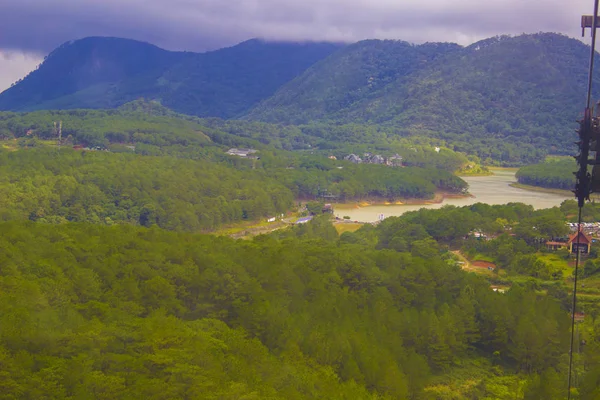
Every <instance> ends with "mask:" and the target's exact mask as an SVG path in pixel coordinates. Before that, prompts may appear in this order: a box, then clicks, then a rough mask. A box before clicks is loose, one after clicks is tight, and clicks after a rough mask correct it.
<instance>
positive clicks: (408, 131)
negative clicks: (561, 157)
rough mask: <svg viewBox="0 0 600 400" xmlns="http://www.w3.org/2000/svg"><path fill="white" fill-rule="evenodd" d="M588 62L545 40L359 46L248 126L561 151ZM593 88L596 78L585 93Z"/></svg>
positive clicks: (576, 46)
mask: <svg viewBox="0 0 600 400" xmlns="http://www.w3.org/2000/svg"><path fill="white" fill-rule="evenodd" d="M382 55H385V57H383V56H382ZM588 58H589V49H588V47H586V46H585V45H584V44H583V43H581V42H580V41H578V40H575V39H570V38H568V37H566V36H562V35H558V34H551V33H540V34H534V35H521V36H517V37H507V36H502V37H496V38H491V39H487V40H483V41H481V42H478V43H475V44H473V45H471V46H468V47H465V48H461V47H458V46H455V45H450V44H425V45H421V46H411V45H408V44H406V43H398V42H394V41H383V42H381V41H366V42H360V43H356V44H354V45H351V46H348V47H346V48H344V49H342V50H340V51H339V52H337V53H335V54H333V55H332V56H330V57H329V58H327V59H326V60H324V61H322V62H320V63H318V64H316V65H314V66H313V67H311V68H309V69H308V70H307V71H306V72H305V73H304V74H302V75H301V76H299V77H298V78H296V79H295V80H293V81H292V82H290V83H288V84H286V85H284V86H283V87H282V88H281V89H279V90H278V91H277V93H276V94H275V95H274V96H273V97H271V98H270V99H268V100H266V101H264V102H263V103H261V104H260V105H259V106H258V107H256V108H255V109H254V110H253V111H252V112H251V113H250V114H249V115H248V118H250V119H256V120H261V121H269V122H283V123H286V124H302V123H307V122H309V121H315V120H320V121H324V122H334V123H338V124H339V123H348V122H355V123H363V124H365V123H368V124H380V125H385V126H391V127H396V128H398V130H399V132H398V134H400V135H414V134H418V135H428V136H436V137H440V138H443V139H448V140H451V141H453V142H466V143H468V142H469V140H486V139H488V138H490V137H491V138H495V139H501V140H502V141H505V142H508V143H515V144H517V143H518V144H534V145H536V146H539V147H542V148H544V149H547V150H548V151H550V152H561V151H568V150H569V149H568V146H565V145H564V142H565V141H567V140H569V143H570V142H571V140H570V139H569V138H570V136H569V135H571V133H572V129H571V128H572V127H574V123H575V119H576V118H577V116H578V115H579V114H580V112H581V109H582V104H583V103H582V98H583V97H582V96H583V94H584V93H585V91H586V86H585V82H586V79H587V66H588ZM599 83H600V78H598V77H596V81H595V82H594V87H596V88H597V87H598V84H599ZM490 151H492V150H490ZM480 156H484V155H483V154H480ZM483 158H485V156H484V157H483ZM496 158H498V157H497V156H496Z"/></svg>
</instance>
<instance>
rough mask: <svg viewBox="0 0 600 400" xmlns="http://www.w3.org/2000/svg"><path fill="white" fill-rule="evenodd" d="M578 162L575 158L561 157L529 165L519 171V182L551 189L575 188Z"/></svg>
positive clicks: (517, 175)
mask: <svg viewBox="0 0 600 400" xmlns="http://www.w3.org/2000/svg"><path fill="white" fill-rule="evenodd" d="M576 169H577V164H576V163H575V161H574V160H573V159H570V158H561V159H558V160H551V161H547V162H544V163H541V164H534V165H528V166H525V167H522V168H520V169H519V170H518V171H517V174H516V177H517V180H518V181H519V183H523V184H525V185H532V186H541V187H545V188H550V189H564V190H573V188H574V187H575V176H574V175H573V172H574V171H575V170H576Z"/></svg>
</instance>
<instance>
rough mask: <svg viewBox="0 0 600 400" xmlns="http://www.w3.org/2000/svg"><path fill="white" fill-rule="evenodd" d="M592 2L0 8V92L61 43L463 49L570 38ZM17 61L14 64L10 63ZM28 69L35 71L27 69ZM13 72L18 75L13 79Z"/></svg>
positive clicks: (108, 0) (221, 2)
mask: <svg viewBox="0 0 600 400" xmlns="http://www.w3.org/2000/svg"><path fill="white" fill-rule="evenodd" d="M591 3H592V2H591V0H569V1H565V0H492V1H482V0H302V1H300V0H0V10H1V13H0V52H1V51H4V54H6V52H7V51H9V52H10V53H11V54H13V56H12V59H6V58H2V56H1V55H0V90H2V89H3V88H5V87H7V86H8V85H9V84H10V83H7V82H13V81H14V80H16V79H17V78H18V77H22V76H24V75H25V74H26V73H27V72H28V71H29V70H31V68H33V67H34V66H35V65H36V64H37V62H38V60H39V59H40V58H41V57H42V56H43V55H44V54H47V53H48V52H50V51H51V50H52V49H54V48H55V47H57V46H58V45H60V44H61V43H64V42H66V41H68V40H73V39H78V38H82V37H86V36H117V37H126V38H131V39H137V40H142V41H146V42H150V43H153V44H156V45H158V46H160V47H163V48H166V49H170V50H189V51H205V50H211V49H216V48H220V47H223V46H227V45H233V44H235V43H238V42H240V41H243V40H246V39H249V38H253V37H260V38H264V39H270V40H296V41H302V40H325V41H344V42H354V41H358V40H361V39H367V38H379V39H384V38H386V39H401V40H406V41H409V42H412V43H423V42H427V41H447V42H456V43H460V44H470V43H472V42H474V41H476V40H480V39H483V38H486V37H490V36H494V35H499V34H520V33H524V32H540V31H551V32H561V33H565V34H567V35H569V36H573V37H577V36H578V35H579V34H580V29H579V20H580V16H581V14H590V13H591V12H592V9H591V6H592V4H591ZM15 54H20V55H19V56H16V55H15ZM32 60H35V61H32ZM15 71H21V73H19V74H18V75H16V74H17V72H15Z"/></svg>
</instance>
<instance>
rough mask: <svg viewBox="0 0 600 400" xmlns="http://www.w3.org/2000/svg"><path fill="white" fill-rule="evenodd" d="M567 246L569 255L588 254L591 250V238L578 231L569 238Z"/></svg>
mask: <svg viewBox="0 0 600 400" xmlns="http://www.w3.org/2000/svg"><path fill="white" fill-rule="evenodd" d="M567 244H568V246H569V252H570V253H573V254H576V253H577V252H579V253H580V254H589V253H590V250H591V248H592V238H591V237H590V236H589V235H586V234H585V233H584V232H583V231H581V230H580V231H578V232H575V233H574V234H572V235H571V236H569V241H568V242H567Z"/></svg>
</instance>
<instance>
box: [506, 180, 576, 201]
mask: <svg viewBox="0 0 600 400" xmlns="http://www.w3.org/2000/svg"><path fill="white" fill-rule="evenodd" d="M509 186H511V187H514V188H517V189H523V190H530V191H532V192H539V193H552V194H559V195H563V196H569V197H571V196H572V197H573V198H575V196H574V195H573V192H571V191H570V190H567V189H553V188H545V187H542V186H533V185H526V184H524V183H519V182H514V183H511V184H509Z"/></svg>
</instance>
